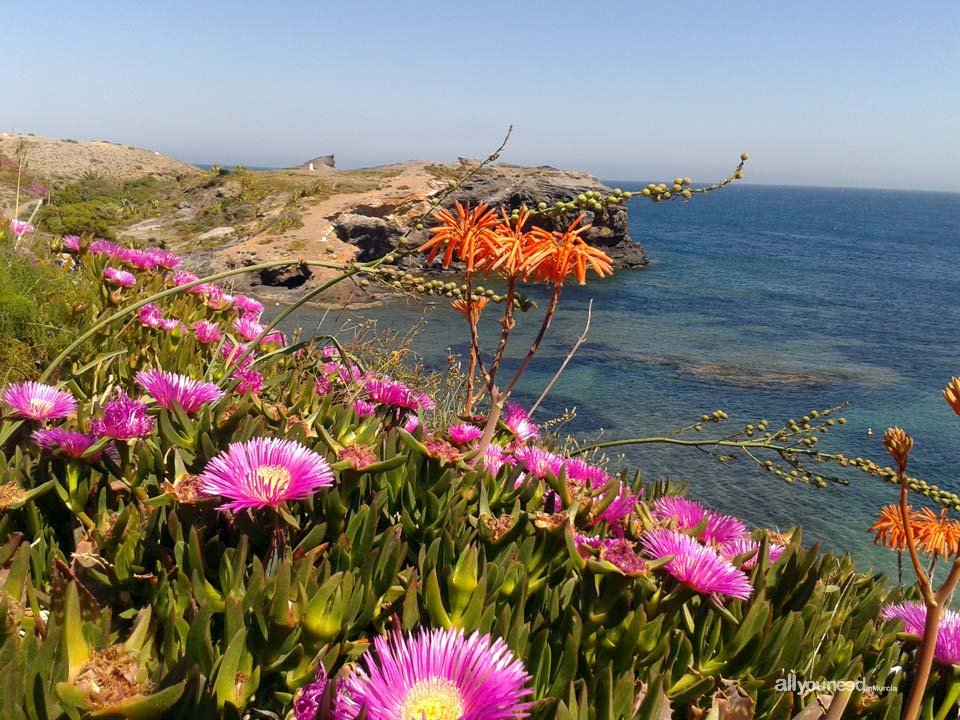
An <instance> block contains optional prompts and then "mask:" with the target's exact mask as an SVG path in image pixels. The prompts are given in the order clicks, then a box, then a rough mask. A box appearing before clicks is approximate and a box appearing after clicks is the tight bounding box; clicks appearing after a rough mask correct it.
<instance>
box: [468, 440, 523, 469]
mask: <svg viewBox="0 0 960 720" xmlns="http://www.w3.org/2000/svg"><path fill="white" fill-rule="evenodd" d="M477 448H478V445H477V444H476V443H475V444H474V445H473V446H472V447H471V448H470V449H471V450H476V449H477ZM473 463H474V464H475V465H476V464H478V465H480V466H481V467H483V468H485V469H486V470H489V471H490V473H491V474H492V475H496V474H497V473H499V472H500V468H502V467H503V466H504V465H513V464H514V463H516V460H515V459H514V457H513V455H507V454H506V453H505V452H504V450H503V448H502V447H501V446H500V445H497V444H495V443H490V444H489V445H488V446H487V450H486V452H485V453H484V454H483V456H478V457H477V458H476V459H475V460H474V461H473Z"/></svg>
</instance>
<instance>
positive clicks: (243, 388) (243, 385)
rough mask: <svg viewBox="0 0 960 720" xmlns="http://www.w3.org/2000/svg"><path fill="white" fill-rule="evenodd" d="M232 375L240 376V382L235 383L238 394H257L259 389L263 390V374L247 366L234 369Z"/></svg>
mask: <svg viewBox="0 0 960 720" xmlns="http://www.w3.org/2000/svg"><path fill="white" fill-rule="evenodd" d="M233 377H235V378H240V382H239V383H238V384H237V392H238V393H239V394H240V395H246V394H247V393H249V394H251V395H259V394H260V391H261V390H263V375H261V374H260V373H258V372H257V371H256V370H251V369H249V368H241V369H239V370H234V372H233Z"/></svg>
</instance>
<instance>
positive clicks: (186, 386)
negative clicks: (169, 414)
mask: <svg viewBox="0 0 960 720" xmlns="http://www.w3.org/2000/svg"><path fill="white" fill-rule="evenodd" d="M135 379H136V381H137V384H138V385H139V386H140V387H142V388H143V389H144V390H146V391H147V392H148V393H150V396H151V397H152V398H153V399H154V400H156V401H157V404H158V405H160V406H161V407H164V408H166V409H167V410H172V409H173V404H174V403H176V404H177V405H179V406H180V407H181V408H183V409H184V411H186V412H188V413H194V412H196V411H197V410H199V409H200V408H201V407H203V406H204V405H206V404H207V403H209V402H213V401H214V400H219V399H220V398H222V397H223V396H224V393H223V391H221V390H220V388H218V387H217V386H216V385H214V384H213V383H206V382H200V381H199V380H194V379H193V378H189V377H186V376H185V375H178V374H176V373H168V372H164V371H163V370H145V371H141V372H139V373H137V376H136V378H135Z"/></svg>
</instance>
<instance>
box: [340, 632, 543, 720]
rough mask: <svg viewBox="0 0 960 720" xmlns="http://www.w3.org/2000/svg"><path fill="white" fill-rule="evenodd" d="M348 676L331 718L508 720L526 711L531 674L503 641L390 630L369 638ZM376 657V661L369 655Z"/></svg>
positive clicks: (486, 637)
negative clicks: (366, 648)
mask: <svg viewBox="0 0 960 720" xmlns="http://www.w3.org/2000/svg"><path fill="white" fill-rule="evenodd" d="M373 647H374V652H370V651H368V652H367V654H366V655H365V656H364V657H363V659H362V660H361V663H358V665H357V667H356V669H355V670H354V671H353V672H352V673H351V674H350V675H349V676H348V677H347V678H346V680H345V681H344V685H343V688H342V690H341V692H340V695H339V697H338V698H337V703H336V707H335V709H334V715H335V716H336V717H337V719H338V720H353V718H356V717H357V716H358V715H359V714H360V712H361V710H363V711H365V713H366V717H367V718H369V720H397V719H398V718H403V720H409V719H416V720H419V719H420V718H433V719H435V720H447V719H448V718H449V720H454V719H455V718H456V719H457V720H509V719H511V718H522V717H526V716H527V715H528V714H529V710H530V708H531V706H532V703H530V702H526V701H524V698H525V697H528V696H530V695H531V693H532V692H533V691H532V689H531V680H532V678H531V677H530V675H529V674H527V672H526V670H525V669H524V667H523V663H522V662H521V661H520V660H519V659H517V658H516V657H515V656H514V655H513V653H512V652H510V648H508V647H507V645H506V643H505V642H504V641H503V640H501V639H499V638H497V639H494V638H492V637H491V636H490V635H481V634H479V633H478V632H474V633H473V634H472V635H470V636H469V637H468V636H465V635H464V634H463V631H462V630H458V629H451V630H427V629H421V630H420V631H419V632H418V633H417V634H416V635H408V636H406V637H404V636H403V635H401V634H400V633H399V632H394V633H393V634H392V635H390V636H388V637H376V638H374V640H373ZM374 655H375V659H374Z"/></svg>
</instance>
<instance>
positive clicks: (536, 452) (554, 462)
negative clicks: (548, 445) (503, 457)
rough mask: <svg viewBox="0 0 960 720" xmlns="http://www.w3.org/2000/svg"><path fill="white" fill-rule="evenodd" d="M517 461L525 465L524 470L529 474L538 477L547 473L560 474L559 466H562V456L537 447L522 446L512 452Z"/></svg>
mask: <svg viewBox="0 0 960 720" xmlns="http://www.w3.org/2000/svg"><path fill="white" fill-rule="evenodd" d="M513 456H514V457H515V458H516V460H517V462H518V463H522V464H524V465H525V466H526V470H527V472H528V473H530V474H531V475H535V476H536V477H538V478H541V479H542V478H545V477H546V476H547V473H548V472H549V473H551V474H552V475H554V476H556V475H559V474H560V468H561V467H563V460H564V459H563V458H562V457H561V456H560V455H557V454H555V453H552V452H550V451H549V450H544V449H543V448H539V447H532V446H531V447H522V448H519V449H518V450H516V451H515V452H514V453H513Z"/></svg>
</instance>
